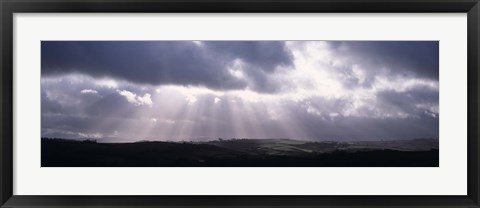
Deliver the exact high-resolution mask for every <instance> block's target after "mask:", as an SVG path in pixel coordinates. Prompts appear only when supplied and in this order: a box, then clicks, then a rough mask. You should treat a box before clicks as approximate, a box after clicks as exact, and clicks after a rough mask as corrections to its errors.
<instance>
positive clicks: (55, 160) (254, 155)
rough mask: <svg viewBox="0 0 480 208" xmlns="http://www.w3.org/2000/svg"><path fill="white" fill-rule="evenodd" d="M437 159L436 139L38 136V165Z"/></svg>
mask: <svg viewBox="0 0 480 208" xmlns="http://www.w3.org/2000/svg"><path fill="white" fill-rule="evenodd" d="M438 158H439V155H438V139H412V140H395V141H358V142H313V141H300V140H291V139H232V140H215V141H207V142H160V141H139V142H134V143H97V142H96V141H95V140H85V141H79V140H66V139H58V138H57V139H48V138H42V167H419V166H420V167H437V166H438V163H439V162H438Z"/></svg>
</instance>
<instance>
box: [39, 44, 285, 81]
mask: <svg viewBox="0 0 480 208" xmlns="http://www.w3.org/2000/svg"><path fill="white" fill-rule="evenodd" d="M202 44H203V45H198V44H195V43H194V42H191V41H43V42H42V76H48V75H58V74H66V73H72V72H76V73H81V74H87V75H90V76H93V77H112V78H117V79H123V80H127V81H130V82H134V83H140V84H151V85H163V84H178V85H185V86H187V85H188V86H205V87H209V88H214V89H244V88H246V87H247V85H248V84H249V82H247V81H246V80H243V79H240V78H238V77H235V76H233V75H232V74H231V72H229V71H228V70H227V68H228V67H229V66H230V65H231V64H232V61H233V60H235V59H239V60H241V61H242V62H244V63H245V64H246V66H247V67H246V70H247V74H248V75H250V76H253V77H251V78H252V80H253V81H254V83H253V86H252V87H251V88H254V89H256V90H258V91H266V90H264V89H263V88H262V87H264V86H263V85H262V84H261V83H257V82H262V80H264V79H266V78H265V76H267V74H266V73H270V72H272V71H274V70H275V68H276V67H277V66H282V65H289V64H291V63H292V60H291V59H292V56H291V55H290V52H289V51H288V50H287V49H286V48H285V43H284V42H280V41H228V42H203V43H202Z"/></svg>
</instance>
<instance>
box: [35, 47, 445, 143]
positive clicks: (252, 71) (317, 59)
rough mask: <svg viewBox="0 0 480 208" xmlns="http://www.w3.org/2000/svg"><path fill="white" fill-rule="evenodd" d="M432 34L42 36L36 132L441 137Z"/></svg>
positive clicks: (131, 137) (108, 136)
mask: <svg viewBox="0 0 480 208" xmlns="http://www.w3.org/2000/svg"><path fill="white" fill-rule="evenodd" d="M438 53H439V44H438V41H42V43H41V131H42V132H41V136H42V137H56V138H67V139H82V138H90V139H98V140H100V141H104V142H133V141H138V140H169V141H185V140H187V141H188V140H192V141H206V140H212V139H217V138H224V139H230V138H252V139H263V138H290V139H302V140H319V141H324V140H331V141H348V140H389V139H412V138H438V135H439V122H438V121H439V103H438V102H439V83H438V81H439V55H438Z"/></svg>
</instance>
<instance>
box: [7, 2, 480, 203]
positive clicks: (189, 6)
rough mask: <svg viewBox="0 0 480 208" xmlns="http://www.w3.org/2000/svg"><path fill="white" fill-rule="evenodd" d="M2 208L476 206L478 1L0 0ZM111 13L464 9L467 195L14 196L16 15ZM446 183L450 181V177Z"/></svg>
mask: <svg viewBox="0 0 480 208" xmlns="http://www.w3.org/2000/svg"><path fill="white" fill-rule="evenodd" d="M0 8H1V21H2V22H1V31H2V32H1V34H0V35H1V43H0V44H1V52H0V53H1V54H0V62H1V67H2V68H1V84H0V88H1V90H0V100H1V102H0V105H1V110H0V114H1V117H2V125H1V128H0V162H1V163H0V168H1V171H0V174H1V175H0V176H1V177H0V187H1V188H0V205H1V207H116V206H119V207H140V206H142V207H237V208H238V207H332V206H335V207H371V206H382V207H383V206H387V207H388V206H392V207H394V206H395V207H418V206H422V207H440V206H445V207H480V202H479V199H480V195H479V193H480V192H479V185H480V182H479V164H480V161H479V150H480V146H479V142H478V140H479V128H478V115H479V106H478V99H479V96H478V94H479V93H480V91H479V80H480V79H479V78H480V77H479V73H478V70H479V69H480V67H479V59H480V53H479V48H480V47H479V46H480V45H479V32H480V29H479V20H480V16H479V13H480V4H479V1H478V0H408V1H407V0H403V1H401V0H383V1H378V0H336V1H331V0H229V1H226V0H223V1H222V0H137V1H136V0H85V1H79V0H72V1H67V0H0ZM82 12H89V13H100V12H101V13H112V12H140V13H144V12H148V13H154V12H162V13H186V12H194V13H196V12H213V13H218V12H221V13H225V12H227V13H250V12H251V13H257V12H266V13H280V12H291V13H306V12H313V13H316V12H329V13H343V12H347V13H348V12H355V13H364V12H368V13H417V12H425V13H444V12H445V13H467V14H468V23H467V24H468V179H467V180H468V195H466V196H371V195H368V196H367V195H365V196H326V195H323V196H86V195H82V196H24V195H13V192H12V191H13V177H14V175H13V150H12V144H13V121H14V119H15V118H14V117H13V109H14V108H15V105H14V103H13V90H14V89H13V39H14V37H13V14H14V13H82ZM445 180H449V179H448V178H447V179H445Z"/></svg>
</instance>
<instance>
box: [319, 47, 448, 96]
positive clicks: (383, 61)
mask: <svg viewBox="0 0 480 208" xmlns="http://www.w3.org/2000/svg"><path fill="white" fill-rule="evenodd" d="M328 44H329V46H330V48H331V49H332V52H333V54H334V55H333V56H334V57H335V58H336V59H338V60H339V61H340V62H341V64H340V65H338V66H336V67H333V69H334V70H338V71H339V72H341V73H343V74H344V75H346V76H345V77H344V78H345V84H346V85H347V86H350V87H352V86H358V85H363V86H371V84H372V83H373V82H374V81H375V77H377V76H403V77H406V78H423V79H429V80H436V81H438V78H439V77H438V73H439V42H438V41H331V42H328ZM354 65H358V66H359V67H360V68H361V69H362V70H363V71H364V72H365V76H366V77H365V79H366V80H365V81H364V83H359V80H355V78H352V67H353V66H354Z"/></svg>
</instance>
